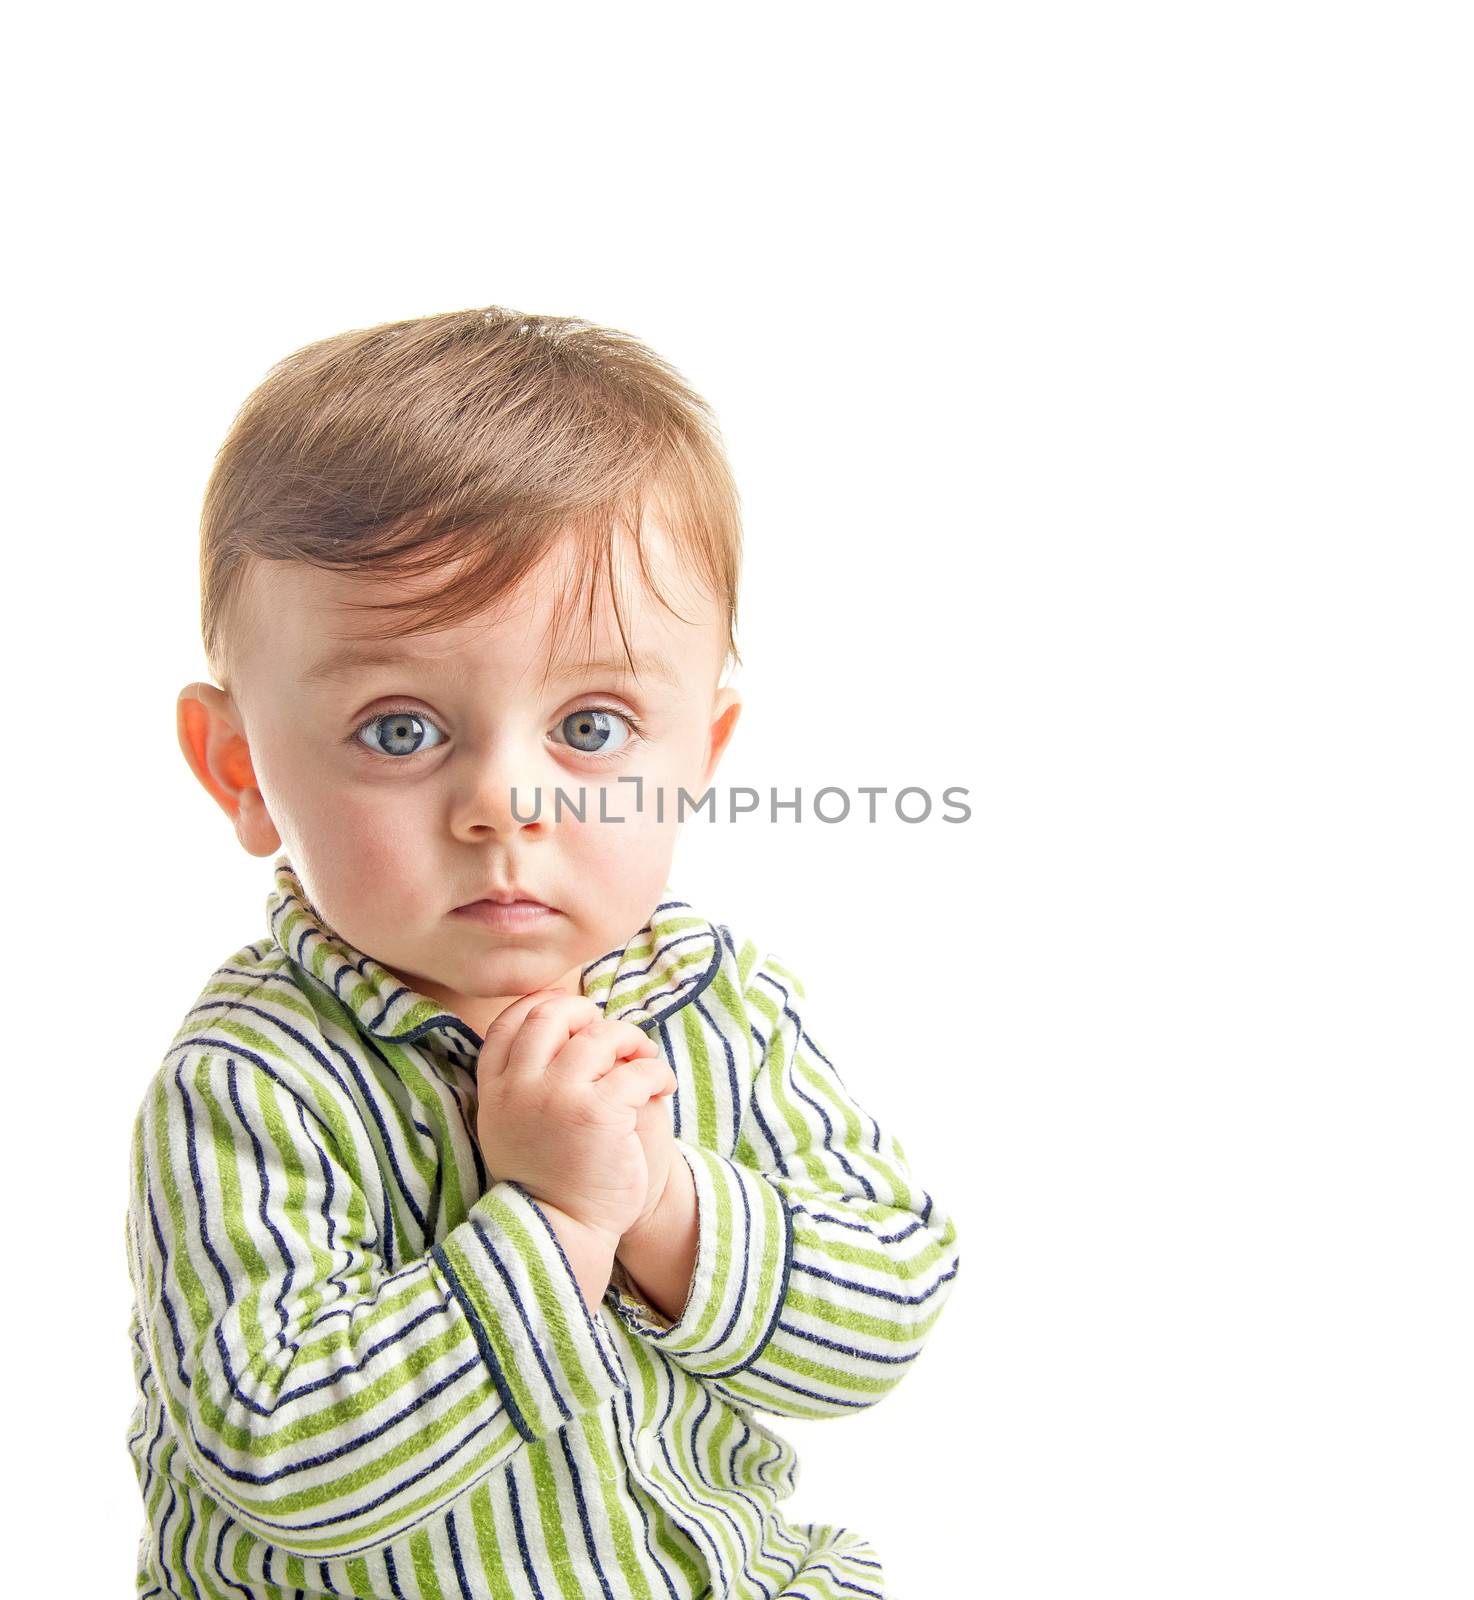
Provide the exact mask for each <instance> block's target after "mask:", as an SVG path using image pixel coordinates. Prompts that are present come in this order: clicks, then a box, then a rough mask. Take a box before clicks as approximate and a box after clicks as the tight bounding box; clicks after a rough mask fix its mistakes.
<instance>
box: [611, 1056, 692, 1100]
mask: <svg viewBox="0 0 1474 1600" xmlns="http://www.w3.org/2000/svg"><path fill="white" fill-rule="evenodd" d="M675 1087H676V1075H675V1073H673V1072H672V1071H671V1070H670V1068H669V1067H668V1066H667V1065H666V1064H665V1062H664V1061H647V1060H644V1059H638V1060H632V1061H621V1062H620V1063H619V1064H618V1066H615V1067H611V1068H610V1070H609V1071H608V1072H606V1073H605V1074H604V1076H603V1077H602V1078H600V1079H599V1082H598V1091H599V1093H600V1094H602V1095H605V1096H607V1097H608V1098H609V1099H610V1100H612V1101H614V1102H615V1103H616V1104H618V1105H622V1106H628V1107H629V1109H630V1110H631V1111H639V1110H640V1109H642V1107H644V1106H645V1105H646V1104H648V1102H649V1101H651V1100H654V1099H657V1098H659V1096H661V1095H665V1094H670V1093H672V1092H673V1091H674V1089H675Z"/></svg>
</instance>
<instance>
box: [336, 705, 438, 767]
mask: <svg viewBox="0 0 1474 1600" xmlns="http://www.w3.org/2000/svg"><path fill="white" fill-rule="evenodd" d="M434 727H435V724H434V723H433V722H431V721H430V719H429V718H428V717H422V716H421V715H420V714H419V712H418V711H386V712H384V713H383V715H382V716H377V717H370V718H369V720H368V721H367V722H365V723H364V724H363V726H362V727H361V728H359V729H358V730H357V733H356V737H357V738H358V739H359V741H360V742H361V743H362V744H366V745H367V746H368V747H369V749H370V750H378V751H379V752H380V753H381V754H383V755H389V756H412V755H417V754H418V753H419V752H420V751H421V750H429V749H433V748H434V746H435V745H436V744H438V743H439V735H438V732H437V736H436V738H435V739H434V740H432V741H431V742H430V743H429V744H426V743H425V729H427V728H434ZM375 728H377V729H381V730H382V732H381V733H380V738H381V739H382V740H383V741H384V742H383V744H375V743H374V742H373V740H372V739H368V738H365V737H364V735H365V734H367V733H369V732H370V730H372V729H375Z"/></svg>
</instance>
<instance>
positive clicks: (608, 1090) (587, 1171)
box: [476, 988, 676, 1293]
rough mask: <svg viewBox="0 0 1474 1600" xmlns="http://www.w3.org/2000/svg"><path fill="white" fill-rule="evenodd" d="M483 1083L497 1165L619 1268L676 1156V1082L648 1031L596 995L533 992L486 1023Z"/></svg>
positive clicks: (482, 1117) (645, 1226) (487, 1133)
mask: <svg viewBox="0 0 1474 1600" xmlns="http://www.w3.org/2000/svg"><path fill="white" fill-rule="evenodd" d="M476 1084H477V1091H478V1104H477V1109H476V1138H477V1142H478V1143H479V1144H480V1146H481V1153H482V1156H483V1157H484V1159H485V1161H486V1165H487V1168H488V1171H489V1173H490V1174H491V1176H492V1178H493V1179H513V1180H515V1181H516V1182H518V1183H520V1184H521V1185H522V1187H523V1188H524V1189H526V1190H527V1192H528V1193H529V1194H530V1195H532V1196H533V1198H534V1199H536V1200H538V1201H540V1202H541V1203H542V1204H543V1205H544V1206H545V1207H550V1208H553V1210H554V1212H555V1214H557V1220H558V1223H559V1224H560V1226H559V1227H558V1228H557V1229H556V1230H555V1231H558V1232H560V1235H561V1234H562V1232H563V1229H562V1226H561V1224H562V1222H563V1219H564V1218H566V1219H568V1222H569V1223H570V1224H571V1225H572V1226H573V1227H574V1228H576V1229H578V1230H581V1231H582V1233H583V1234H584V1235H585V1236H586V1237H587V1239H588V1240H589V1241H591V1242H592V1245H593V1248H594V1251H595V1253H596V1254H598V1253H599V1252H600V1251H601V1250H602V1249H604V1248H606V1247H607V1251H608V1257H609V1262H610V1264H611V1265H612V1261H613V1257H614V1255H615V1254H616V1253H619V1251H620V1246H621V1245H622V1244H625V1245H628V1244H629V1243H630V1242H631V1241H635V1240H638V1239H640V1238H641V1237H642V1235H644V1234H645V1233H647V1232H648V1231H649V1230H650V1229H651V1227H652V1226H653V1224H654V1221H655V1219H656V1217H657V1214H658V1213H659V1211H660V1206H661V1201H662V1199H663V1198H664V1196H665V1194H666V1191H667V1188H668V1187H669V1185H670V1176H671V1171H672V1164H673V1162H674V1161H675V1155H676V1152H675V1134H674V1129H673V1127H672V1122H671V1115H670V1112H669V1110H668V1109H667V1107H666V1104H665V1102H666V1100H667V1099H668V1098H669V1096H670V1095H671V1094H673V1093H674V1092H675V1089H676V1078H675V1074H674V1073H673V1072H672V1071H671V1069H670V1067H669V1066H668V1065H667V1064H666V1063H665V1061H664V1060H663V1059H661V1051H660V1047H659V1045H658V1044H657V1043H656V1042H655V1041H654V1040H653V1039H652V1038H650V1036H649V1035H648V1034H646V1033H645V1032H643V1031H642V1030H641V1029H639V1028H637V1027H636V1026H635V1025H634V1024H633V1023H630V1022H619V1021H616V1020H613V1019H610V1018H607V1017H605V1015H604V1013H603V1012H602V1011H601V1010H600V1009H599V1007H598V1006H597V1005H596V1004H595V1002H594V1001H592V1000H590V999H589V998H588V996H586V995H576V994H570V993H569V992H568V991H567V990H565V989H559V988H550V989H538V990H534V991H533V992H532V993H531V994H527V995H523V996H522V997H521V998H520V999H519V1000H516V1001H514V1002H513V1003H512V1004H511V1005H509V1006H507V1007H506V1008H505V1009H504V1010H503V1011H502V1012H501V1013H500V1015H498V1016H497V1017H496V1019H495V1020H494V1021H493V1022H492V1024H491V1026H490V1027H489V1028H488V1029H487V1032H486V1037H485V1040H484V1042H483V1044H482V1047H481V1053H480V1058H479V1060H478V1061H477V1064H476ZM600 1259H602V1256H600ZM604 1283H605V1285H606V1286H607V1283H608V1278H607V1276H606V1277H605V1279H604ZM600 1293H602V1290H600Z"/></svg>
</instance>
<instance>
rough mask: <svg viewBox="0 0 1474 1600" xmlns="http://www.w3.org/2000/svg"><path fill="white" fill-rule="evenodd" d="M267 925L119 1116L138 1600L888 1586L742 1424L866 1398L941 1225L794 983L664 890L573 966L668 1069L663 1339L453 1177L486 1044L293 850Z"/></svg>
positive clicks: (909, 1309)
mask: <svg viewBox="0 0 1474 1600" xmlns="http://www.w3.org/2000/svg"><path fill="white" fill-rule="evenodd" d="M267 918H268V926H269V928H270V935H269V937H266V938H262V939H260V940H258V941H256V942H255V943H253V944H248V945H246V946H244V947H243V948H242V949H240V950H238V951H236V953H235V954H234V955H233V956H231V957H230V959H229V960H227V961H226V962H225V963H224V964H223V965H222V966H220V967H219V968H218V969H217V970H216V971H215V972H214V973H213V974H212V976H211V977H210V980H209V981H208V983H207V984H206V985H205V987H204V990H203V992H202V993H201V995H200V997H199V999H198V1001H197V1003H196V1004H195V1005H194V1006H193V1007H192V1008H191V1009H190V1010H189V1012H188V1013H187V1014H186V1016H185V1018H184V1021H183V1023H182V1025H181V1026H180V1028H179V1030H178V1032H177V1033H176V1035H175V1037H174V1040H173V1042H172V1044H171V1045H170V1047H169V1049H168V1051H167V1053H166V1054H165V1056H164V1059H163V1061H162V1063H161V1065H160V1066H159V1067H158V1069H157V1070H156V1071H155V1073H154V1074H153V1077H152V1078H151V1080H150V1081H149V1084H148V1087H147V1089H146V1091H145V1093H144V1096H143V1100H142V1103H141V1105H140V1107H139V1110H138V1114H137V1117H136V1119H135V1122H134V1128H133V1150H132V1162H131V1177H130V1184H129V1194H128V1206H127V1217H126V1238H127V1248H128V1260H129V1272H130V1276H131V1280H132V1285H133V1297H134V1298H133V1310H132V1316H131V1319H130V1330H129V1331H130V1334H131V1337H132V1345H133V1365H134V1371H135V1374H136V1379H137V1395H136V1404H135V1407H134V1411H133V1415H132V1419H131V1423H130V1426H129V1429H128V1449H129V1451H130V1454H131V1457H132V1460H133V1464H134V1468H135V1471H136V1473H137V1477H138V1484H139V1488H140V1491H141V1493H142V1498H143V1505H144V1510H145V1525H144V1529H143V1533H142V1537H141V1539H140V1543H139V1549H138V1560H137V1589H136V1593H137V1594H138V1595H139V1596H140V1600H151V1597H153V1596H164V1595H168V1596H177V1597H181V1600H185V1597H187V1600H195V1597H199V1600H226V1597H231V1600H240V1597H265V1596H271V1597H273V1600H275V1597H278V1596H281V1597H286V1600H292V1597H302V1600H319V1597H322V1596H327V1595H339V1596H343V1595H352V1596H357V1597H359V1600H371V1597H384V1600H389V1597H398V1600H411V1597H415V1600H470V1597H479V1596H495V1597H497V1600H513V1597H515V1600H523V1597H529V1600H531V1597H537V1600H552V1597H558V1600H584V1597H593V1596H603V1597H605V1600H625V1597H630V1600H700V1597H704V1596H710V1597H713V1600H715V1597H718V1596H722V1597H726V1596H733V1597H743V1600H746V1597H758V1596H762V1597H769V1600H771V1597H776V1596H788V1597H796V1596H809V1597H831V1596H846V1597H850V1596H867V1595H871V1596H881V1595H884V1592H885V1591H884V1578H883V1574H882V1570H881V1564H880V1561H879V1559H878V1557H877V1555H876V1552H875V1551H874V1550H873V1549H872V1548H871V1546H870V1545H869V1544H868V1542H867V1541H866V1540H865V1539H864V1538H863V1537H862V1536H861V1535H859V1534H858V1533H856V1532H853V1531H851V1530H849V1529H846V1528H843V1527H838V1526H833V1525H830V1524H822V1523H801V1522H796V1521H793V1520H790V1519H789V1518H788V1517H786V1516H785V1515H784V1508H783V1506H782V1501H783V1500H784V1498H785V1497H786V1496H787V1495H788V1494H789V1493H790V1492H791V1491H792V1489H793V1487H794V1484H795V1482H796V1477H797V1471H798V1463H797V1460H796V1457H795V1454H794V1451H793V1448H792V1447H791V1445H789V1443H788V1442H787V1441H786V1440H785V1439H783V1438H782V1437H781V1436H780V1435H779V1434H777V1433H776V1432H774V1431H772V1430H771V1429H770V1428H769V1427H768V1426H767V1425H766V1424H765V1423H764V1421H762V1420H760V1417H759V1413H763V1414H771V1415H773V1416H776V1417H785V1416H786V1417H829V1416H840V1415H844V1414H846V1413H849V1412H852V1411H855V1410H858V1409H860V1408H862V1407H865V1406H869V1405H872V1404H873V1403H874V1402H875V1401H877V1400H879V1399H880V1398H881V1397H882V1396H883V1395H885V1394H887V1393H888V1392H889V1391H890V1390H891V1389H892V1388H893V1387H894V1386H895V1385H896V1384H897V1383H898V1382H899V1380H900V1379H901V1378H902V1377H903V1376H904V1375H905V1374H906V1372H907V1371H908V1370H909V1368H910V1366H911V1363H912V1362H913V1361H914V1360H915V1359H916V1356H917V1354H918V1352H919V1351H920V1349H921V1346H922V1343H923V1341H924V1340H925V1338H926V1335H927V1332H928V1330H929V1329H930V1328H931V1326H932V1324H933V1323H934V1322H935V1321H936V1318H937V1316H938V1315H939V1314H940V1312H941V1309H942V1307H943V1305H944V1304H945V1302H946V1299H947V1296H948V1294H949V1293H950V1289H951V1285H952V1282H953V1280H954V1278H955V1276H956V1273H957V1270H958V1259H959V1258H958V1251H957V1242H956V1241H957V1233H956V1228H955V1226H954V1224H953V1223H952V1221H951V1220H950V1219H949V1218H948V1217H947V1216H946V1215H945V1214H944V1213H943V1211H942V1209H941V1207H939V1206H938V1205H937V1204H935V1203H934V1202H933V1200H932V1198H931V1196H930V1195H929V1194H927V1193H926V1191H925V1190H923V1189H921V1188H919V1187H918V1186H917V1184H916V1182H915V1180H914V1178H913V1177H912V1175H911V1173H910V1171H909V1170H908V1167H907V1163H906V1159H905V1156H904V1154H903V1151H902V1148H901V1145H900V1144H899V1142H898V1141H897V1140H896V1139H895V1138H894V1137H893V1136H892V1135H891V1134H890V1133H888V1132H886V1131H884V1130H882V1129H881V1128H880V1127H879V1126H878V1125H877V1124H876V1122H875V1120H874V1118H872V1117H871V1116H869V1115H868V1114H867V1113H866V1112H865V1111H863V1110H862V1109H861V1108H860V1106H859V1105H858V1104H856V1102H855V1101H854V1100H852V1099H851V1098H850V1096H849V1095H848V1093H847V1092H846V1090H845V1088H844V1086H843V1085H842V1083H841V1081H840V1079H839V1077H838V1075H837V1073H836V1071H835V1068H834V1067H833V1065H832V1064H831V1063H830V1061H829V1059H828V1058H827V1057H826V1056H825V1054H824V1053H823V1051H822V1050H821V1048H820V1046H819V1044H818V1043H816V1042H815V1039H814V1036H813V1033H812V1030H811V1026H810V1021H809V1014H808V1010H807V1007H806V1002H805V996H804V991H803V988H802V986H801V984H800V983H799V982H798V980H797V979H796V978H795V977H794V976H793V974H792V973H791V972H790V971H789V969H788V968H787V966H786V965H784V964H783V963H782V962H780V961H779V960H778V959H777V957H776V956H774V955H773V954H771V953H768V952H765V951H764V950H763V948H762V947H760V946H759V945H756V944H754V943H753V942H752V941H750V940H743V941H741V942H739V941H738V940H736V939H734V937H733V935H732V933H731V931H730V930H729V929H728V928H727V927H726V926H725V925H722V924H715V923H712V922H709V921H708V920H707V919H706V918H705V917H703V916H700V915H699V914H698V913H697V912H696V911H694V910H693V909H692V907H691V906H689V905H688V904H686V903H685V902H684V901H682V900H679V899H677V898H674V897H673V896H672V895H671V893H670V890H669V889H668V888H667V890H666V898H664V899H663V900H662V903H661V904H660V905H659V906H657V907H656V909H655V910H654V912H653V913H652V914H651V916H650V919H649V921H648V922H647V924H646V925H645V926H644V927H643V928H641V929H640V930H639V932H637V933H636V934H635V935H634V936H633V938H631V939H630V941H629V942H628V944H626V945H625V946H624V947H623V948H622V949H618V950H613V951H611V952H609V954H607V955H605V956H603V957H601V958H600V959H599V960H597V961H594V962H592V963H591V964H590V965H589V966H588V967H586V968H584V969H583V974H582V982H581V988H582V991H583V992H584V993H585V994H587V995H588V996H589V997H590V998H592V999H593V1000H594V1001H595V1002H596V1003H597V1004H598V1005H599V1006H600V1007H601V1009H602V1010H603V1012H604V1014H605V1015H606V1016H609V1017H618V1018H622V1019H624V1020H627V1021H629V1022H632V1023H634V1024H636V1025H637V1026H639V1027H640V1028H642V1029H644V1030H645V1031H646V1032H647V1033H649V1034H650V1035H651V1036H652V1037H653V1038H655V1039H656V1040H657V1041H658V1042H659V1043H660V1045H661V1047H662V1050H663V1052H664V1056H665V1059H666V1061H667V1062H668V1063H669V1064H670V1066H671V1068H672V1070H673V1071H674V1073H675V1075H676V1080H677V1084H678V1088H677V1090H676V1092H675V1094H674V1095H673V1096H672V1097H671V1100H672V1114H673V1118H674V1131H675V1135H676V1140H677V1143H676V1148H677V1150H678V1151H679V1152H680V1155H681V1156H682V1157H683V1158H684V1159H685V1161H686V1162H687V1163H688V1165H689V1166H690V1169H691V1172H692V1174H693V1176H694V1178H695V1185H696V1196H697V1206H698V1225H699V1243H698V1249H697V1261H696V1270H695V1275H694V1277H693V1281H692V1285H691V1291H690V1296H689V1299H688V1300H687V1303H686V1305H685V1307H684V1309H683V1311H682V1313H681V1316H680V1319H679V1320H678V1321H675V1322H672V1321H671V1320H670V1319H669V1318H667V1317H665V1316H663V1315H662V1314H661V1313H660V1312H659V1311H658V1310H657V1309H656V1308H655V1307H653V1306H651V1305H649V1304H647V1303H646V1302H645V1301H643V1300H642V1299H641V1298H640V1297H639V1296H638V1294H637V1293H636V1292H635V1290H634V1286H633V1284H632V1282H631V1281H630V1280H629V1279H628V1278H627V1277H625V1276H624V1274H623V1272H622V1269H621V1268H620V1267H619V1264H618V1262H617V1261H616V1264H615V1272H614V1278H613V1281H612V1282H611V1283H610V1286H609V1288H608V1290H607V1291H606V1294H605V1296H604V1299H603V1300H602V1302H601V1304H600V1306H599V1309H598V1314H597V1315H591V1314H590V1312H589V1309H588V1307H587V1304H586V1303H585V1301H584V1298H583V1295H582V1292H581V1291H580V1289H579V1286H578V1282H577V1279H576V1278H575V1277H574V1275H573V1272H572V1270H571V1268H570V1266H569V1264H568V1261H567V1259H566V1257H565V1256H564V1254H563V1250H562V1248H561V1245H560V1244H559V1241H558V1239H557V1237H556V1235H555V1234H554V1233H553V1231H552V1229H551V1227H550V1226H549V1224H548V1221H547V1219H546V1216H545V1214H544V1213H543V1211H542V1209H541V1208H540V1207H539V1205H538V1204H537V1202H536V1200H535V1199H534V1198H533V1197H532V1196H531V1195H530V1194H529V1193H528V1192H527V1191H526V1190H524V1189H523V1188H522V1187H521V1186H520V1185H519V1184H518V1183H516V1182H514V1181H511V1180H498V1179H493V1178H492V1177H491V1176H490V1175H489V1174H488V1173H487V1171H486V1168H485V1166H484V1164H483V1162H482V1159H481V1155H480V1151H479V1149H478V1147H477V1144H476V1140H475V1137H474V1128H475V1120H476V1061H477V1055H478V1052H479V1050H480V1046H481V1038H480V1036H479V1035H478V1034H477V1033H476V1032H475V1030H474V1029H472V1028H471V1027H470V1026H469V1025H467V1024H466V1023H465V1022H463V1021H462V1020H461V1019H460V1018H458V1017H456V1016H454V1015H451V1014H450V1013H448V1012H446V1011H445V1010H444V1009H443V1008H442V1007H441V1006H440V1005H439V1004H438V1003H437V1002H435V1001H433V1000H431V999H429V998H427V997H425V996H424V995H420V994H417V993H416V992H415V991H414V990H413V989H412V988H408V987H406V986H405V984H404V983H402V982H401V981H400V980H399V979H398V978H397V977H396V976H394V975H393V974H392V973H390V972H389V971H387V970H386V969H385V968H384V967H382V966H380V965H379V964H378V963H377V962H375V961H374V959H373V958H372V957H371V956H369V955H366V954H365V953H363V952H362V951H359V950H356V949H354V948H352V947H351V946H350V945H348V944H347V943H346V942H345V941H344V940H342V939H341V938H340V937H339V936H338V935H337V934H336V933H335V932H334V931H333V930H332V929H331V928H330V927H329V926H327V925H326V923H325V922H324V921H323V920H322V919H321V917H320V916H319V915H318V913H317V912H316V911H315V910H314V908H313V907H312V905H311V904H310V903H309V901H308V899H307V896H306V893H305V891H304V889H303V886H302V884H301V882H300V881H299V879H298V878H297V876H296V874H295V872H294V871H293V869H292V866H291V864H290V862H289V861H288V860H287V858H286V857H285V856H279V857H278V858H277V860H276V862H275V865H274V886H273V888H272V891H271V893H270V895H269V896H268V899H267Z"/></svg>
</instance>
